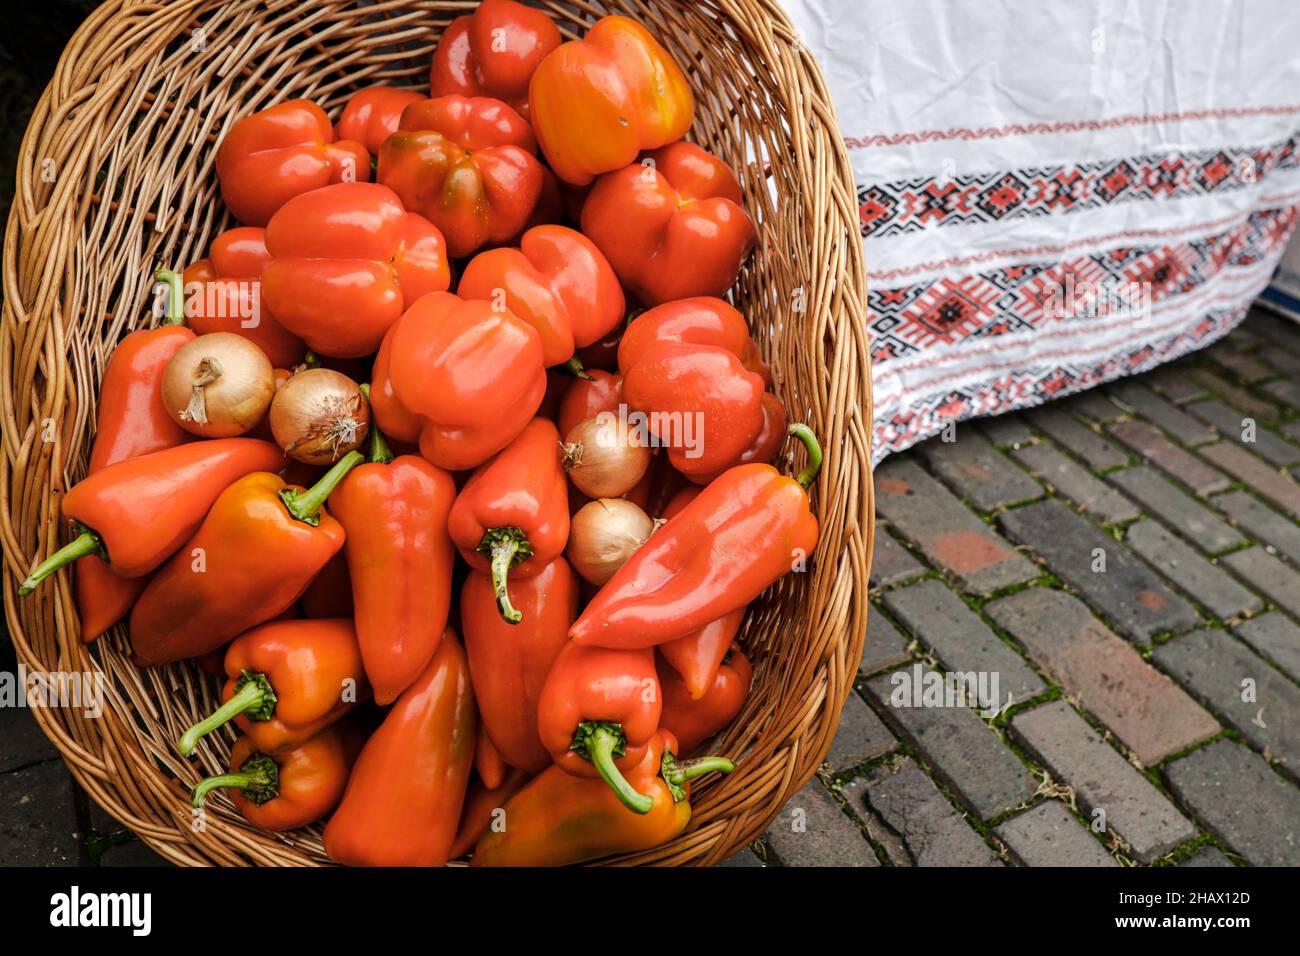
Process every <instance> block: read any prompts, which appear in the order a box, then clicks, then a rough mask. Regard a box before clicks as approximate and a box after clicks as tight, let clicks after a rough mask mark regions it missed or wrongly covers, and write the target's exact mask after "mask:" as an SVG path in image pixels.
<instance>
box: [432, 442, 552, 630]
mask: <svg viewBox="0 0 1300 956" xmlns="http://www.w3.org/2000/svg"><path fill="white" fill-rule="evenodd" d="M559 449H560V434H559V432H557V431H556V430H555V426H554V425H552V424H551V423H550V422H548V421H547V420H546V419H544V418H534V419H533V420H532V421H531V422H529V423H528V425H527V427H525V428H524V430H523V431H522V432H520V433H519V437H517V438H516V439H515V440H514V441H512V442H511V443H510V444H509V445H508V446H507V447H506V448H505V450H504V451H502V452H501V453H500V454H498V455H497V456H496V457H495V458H493V459H492V460H491V461H489V462H486V463H484V464H482V465H480V466H479V468H478V470H477V471H475V472H474V474H473V475H471V476H470V479H469V481H467V482H466V483H465V487H464V488H462V489H461V492H460V494H459V495H458V496H457V497H456V503H455V504H454V505H452V507H451V515H450V517H449V518H448V519H447V530H448V531H449V532H450V533H451V540H452V541H454V542H455V543H456V547H457V548H459V549H460V553H461V556H462V557H463V558H464V559H465V560H466V561H467V562H469V565H470V567H472V568H474V569H475V570H478V571H483V572H487V573H489V574H490V575H491V583H492V587H493V590H494V592H495V594H496V599H497V604H498V606H499V607H500V610H501V616H502V617H503V618H505V620H507V621H509V622H511V623H512V624H517V623H518V622H519V620H520V612H519V611H518V610H517V609H515V608H514V607H512V606H511V602H510V596H509V594H508V593H507V590H506V581H507V579H508V577H511V576H513V578H515V579H519V578H529V577H532V576H533V575H535V574H537V573H539V572H540V571H541V570H542V569H543V568H545V567H547V565H549V564H550V563H551V562H552V561H554V560H555V559H556V558H558V557H559V556H560V555H561V554H563V553H564V545H565V544H566V542H567V541H568V540H569V507H568V482H567V481H566V480H565V476H564V468H563V467H562V466H561V464H560V450H559ZM511 572H513V575H511Z"/></svg>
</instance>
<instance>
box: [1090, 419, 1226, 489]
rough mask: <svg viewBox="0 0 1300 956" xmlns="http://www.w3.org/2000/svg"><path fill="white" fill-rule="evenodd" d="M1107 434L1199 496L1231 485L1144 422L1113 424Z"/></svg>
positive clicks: (1223, 476)
mask: <svg viewBox="0 0 1300 956" xmlns="http://www.w3.org/2000/svg"><path fill="white" fill-rule="evenodd" d="M1110 433H1111V434H1112V435H1114V436H1115V437H1116V438H1118V439H1119V440H1120V441H1122V442H1123V443H1124V444H1126V445H1128V446H1129V447H1130V448H1132V449H1133V450H1134V451H1135V452H1137V453H1138V454H1139V455H1141V456H1142V457H1143V458H1145V459H1146V460H1147V461H1149V462H1151V463H1152V464H1153V465H1155V466H1156V467H1158V468H1159V469H1160V470H1161V471H1163V472H1165V473H1166V474H1169V475H1172V476H1173V477H1174V478H1176V479H1178V480H1179V481H1180V482H1182V483H1183V484H1184V485H1186V486H1187V487H1188V488H1191V489H1192V491H1194V492H1196V493H1197V494H1198V495H1208V494H1211V493H1213V492H1215V491H1222V490H1223V489H1224V488H1227V487H1228V486H1229V485H1230V484H1232V482H1231V481H1230V480H1229V479H1228V476H1227V475H1225V474H1223V473H1222V472H1220V471H1218V470H1217V469H1215V468H1211V467H1210V466H1209V465H1207V464H1206V463H1205V462H1203V461H1201V460H1200V459H1199V458H1197V457H1196V456H1195V455H1193V454H1192V453H1191V452H1189V451H1186V450H1185V449H1182V448H1179V447H1178V446H1177V445H1175V444H1174V443H1173V442H1171V441H1169V439H1167V438H1165V437H1164V436H1163V435H1161V434H1160V433H1159V432H1157V431H1156V430H1155V429H1154V428H1152V427H1151V426H1150V425H1147V424H1145V423H1143V422H1116V423H1115V424H1114V425H1111V426H1110ZM1210 447H1214V446H1210Z"/></svg>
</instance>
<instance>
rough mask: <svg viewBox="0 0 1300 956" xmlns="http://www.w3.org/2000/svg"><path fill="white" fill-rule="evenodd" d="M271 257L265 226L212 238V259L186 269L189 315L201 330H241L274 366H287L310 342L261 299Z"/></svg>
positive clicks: (300, 357)
mask: <svg viewBox="0 0 1300 956" xmlns="http://www.w3.org/2000/svg"><path fill="white" fill-rule="evenodd" d="M270 261H271V253H270V252H268V251H267V249H266V230H265V229H263V228H261V227H260V226H239V227H237V228H235V229H227V230H226V231H225V232H223V233H222V234H221V235H219V236H217V238H215V239H213V240H212V247H211V248H210V249H209V250H208V258H206V259H200V260H199V261H198V262H195V263H193V264H192V265H190V266H188V267H187V268H186V269H185V290H186V303H185V318H186V319H187V321H188V322H189V324H190V327H191V328H193V329H194V331H196V332H198V333H199V334H200V335H206V334H207V333H209V332H233V333H234V334H235V335H241V336H243V337H244V338H246V339H248V340H249V341H250V342H252V343H253V344H254V345H256V346H257V347H258V348H260V349H261V350H262V351H263V352H264V353H265V354H266V357H267V359H269V360H270V362H271V364H272V365H273V366H274V367H276V368H283V369H288V368H292V367H293V366H295V365H297V364H298V363H300V362H301V361H302V360H303V356H304V355H305V354H306V353H307V346H306V345H305V344H304V343H303V340H302V339H300V338H298V336H296V335H294V334H293V333H292V332H290V331H289V330H288V329H286V328H285V327H284V326H282V325H281V324H280V323H279V322H278V321H277V320H276V318H275V316H274V315H272V314H271V310H270V309H268V308H267V307H266V304H265V303H264V302H263V301H262V269H263V268H264V267H265V266H266V264H267V263H268V262H270Z"/></svg>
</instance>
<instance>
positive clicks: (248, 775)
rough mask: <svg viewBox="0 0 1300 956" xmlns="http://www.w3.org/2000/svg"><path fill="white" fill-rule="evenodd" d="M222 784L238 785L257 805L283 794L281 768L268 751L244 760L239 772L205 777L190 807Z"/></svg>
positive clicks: (192, 796)
mask: <svg viewBox="0 0 1300 956" xmlns="http://www.w3.org/2000/svg"><path fill="white" fill-rule="evenodd" d="M219 787H236V788H238V789H239V790H241V791H242V792H243V795H244V797H245V798H246V799H248V800H251V801H252V802H253V803H254V804H256V805H257V806H259V807H260V806H261V805H262V804H264V803H266V801H268V800H271V799H274V798H275V797H277V796H279V793H280V768H279V767H278V766H276V763H275V761H274V760H272V759H271V758H270V757H268V756H266V755H265V754H253V756H251V757H249V758H248V759H247V760H245V761H244V764H243V766H241V767H240V768H239V772H238V773H222V774H218V775H217V776H215V777H204V778H203V779H202V780H200V781H199V782H198V783H197V784H195V785H194V790H193V793H192V795H191V796H190V806H193V807H201V806H203V802H204V801H205V800H206V799H207V796H208V794H209V793H211V792H212V791H213V790H216V789H218V788H219Z"/></svg>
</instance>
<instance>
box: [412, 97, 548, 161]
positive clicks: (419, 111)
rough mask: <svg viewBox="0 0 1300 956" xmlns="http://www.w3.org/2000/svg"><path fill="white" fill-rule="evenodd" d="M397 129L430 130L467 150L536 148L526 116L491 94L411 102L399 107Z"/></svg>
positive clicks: (533, 151)
mask: <svg viewBox="0 0 1300 956" xmlns="http://www.w3.org/2000/svg"><path fill="white" fill-rule="evenodd" d="M397 128H398V129H399V130H406V131H409V132H416V131H419V130H432V131H433V132H435V133H441V134H442V135H443V136H445V137H447V139H449V140H451V141H452V142H453V143H455V144H456V145H457V146H459V147H460V148H461V149H464V150H468V151H470V152H477V151H479V150H484V149H487V148H488V147H490V146H518V147H519V148H520V149H522V150H524V151H525V152H528V153H536V152H537V137H535V136H534V135H533V128H532V127H531V126H529V125H528V120H526V119H524V118H523V117H522V116H520V115H519V113H518V112H517V111H516V110H514V109H513V108H511V106H510V105H509V104H508V103H503V102H501V100H497V99H493V98H492V97H490V96H460V95H456V94H453V95H451V96H438V97H435V98H433V99H431V100H420V101H419V102H417V103H412V104H411V105H409V106H408V107H407V108H406V109H405V110H403V111H402V115H401V118H400V120H399V122H398V125H397Z"/></svg>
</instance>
